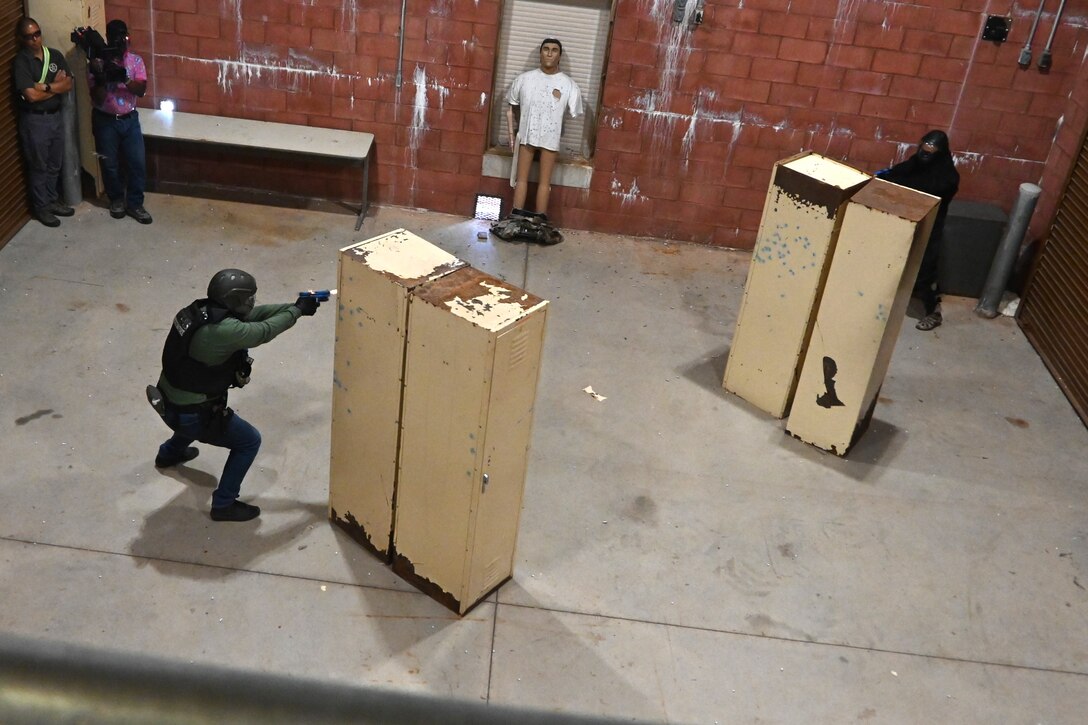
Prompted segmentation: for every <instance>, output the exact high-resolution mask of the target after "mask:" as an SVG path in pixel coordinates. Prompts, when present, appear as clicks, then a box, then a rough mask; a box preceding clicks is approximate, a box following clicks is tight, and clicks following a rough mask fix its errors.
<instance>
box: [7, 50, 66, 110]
mask: <svg viewBox="0 0 1088 725" xmlns="http://www.w3.org/2000/svg"><path fill="white" fill-rule="evenodd" d="M43 55H44V53H43ZM57 71H64V72H65V74H66V75H68V76H71V75H72V72H71V71H70V70H68V62H67V61H66V60H65V59H64V54H63V53H61V52H60V51H59V50H57V49H56V48H50V49H49V71H48V72H47V73H46V74H45V82H46V83H52V82H53V81H55V80H56V79H57ZM11 72H12V77H13V79H14V81H15V94H16V95H17V96H18V97H19V101H18V103H19V109H20V110H22V111H30V110H34V111H58V110H60V104H61V97H60V96H59V95H55V96H52V97H50V98H46V99H45V100H44V101H38V102H37V103H31V102H30V101H28V100H27V99H26V98H24V97H23V91H25V90H26V89H27V88H33V87H34V84H36V83H41V82H42V80H41V78H42V59H41V58H36V57H34V52H33V51H32V50H30V49H29V48H23V49H22V50H20V51H19V52H18V53H17V54H16V56H15V61H14V62H13V63H12V68H11Z"/></svg>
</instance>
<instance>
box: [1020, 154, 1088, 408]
mask: <svg viewBox="0 0 1088 725" xmlns="http://www.w3.org/2000/svg"><path fill="white" fill-rule="evenodd" d="M1019 321H1020V327H1021V329H1023V331H1024V334H1025V335H1027V338H1028V339H1029V340H1030V341H1031V344H1032V345H1034V346H1035V349H1036V350H1037V351H1038V352H1039V355H1040V356H1041V357H1042V358H1043V362H1044V363H1046V366H1047V368H1048V369H1049V370H1050V372H1051V374H1052V375H1053V376H1054V379H1055V380H1056V381H1057V382H1058V385H1059V386H1060V387H1061V389H1062V390H1063V391H1064V392H1065V394H1066V396H1067V397H1068V398H1069V401H1070V402H1071V403H1072V404H1073V408H1074V409H1075V410H1076V411H1077V414H1078V415H1080V417H1081V420H1083V421H1084V423H1085V425H1088V137H1086V139H1085V141H1084V142H1083V143H1082V145H1081V151H1080V155H1079V156H1078V158H1077V161H1076V164H1074V167H1073V170H1072V172H1071V173H1070V175H1069V181H1068V183H1067V185H1066V188H1065V192H1064V193H1063V195H1062V200H1061V202H1060V204H1059V205H1058V210H1057V212H1056V214H1055V215H1054V222H1053V225H1052V226H1051V229H1050V236H1049V238H1048V239H1047V242H1046V245H1045V247H1044V248H1043V251H1042V254H1041V256H1040V258H1039V262H1038V264H1037V265H1036V266H1035V271H1034V272H1033V273H1032V276H1031V279H1030V280H1029V281H1028V285H1027V288H1026V289H1025V291H1024V301H1023V305H1022V306H1021V308H1020V316H1019Z"/></svg>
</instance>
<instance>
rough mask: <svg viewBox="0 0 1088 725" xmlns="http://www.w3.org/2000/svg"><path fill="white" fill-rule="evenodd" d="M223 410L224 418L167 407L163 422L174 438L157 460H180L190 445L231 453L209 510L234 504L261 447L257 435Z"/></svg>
mask: <svg viewBox="0 0 1088 725" xmlns="http://www.w3.org/2000/svg"><path fill="white" fill-rule="evenodd" d="M226 410H227V411H228V414H227V415H223V414H222V412H221V411H220V410H219V409H216V410H213V409H211V408H205V409H204V410H201V411H199V412H179V411H178V410H177V409H176V408H174V407H173V406H170V405H167V407H166V416H165V420H166V424H167V425H168V426H170V429H171V430H173V431H174V435H173V436H171V438H170V440H168V441H166V442H165V443H163V444H162V445H161V446H159V456H160V457H162V458H164V459H165V460H167V461H178V460H181V458H182V455H183V454H184V452H185V449H186V448H187V447H188V446H190V445H192V443H193V441H200V442H201V443H207V444H209V445H213V446H219V447H220V448H229V449H230V455H228V456H227V463H226V465H225V466H223V475H222V476H220V477H219V486H218V487H217V488H216V489H215V492H214V493H212V508H219V507H221V506H230V505H231V504H232V503H234V501H235V499H237V498H238V492H239V491H240V490H241V489H242V479H243V478H245V476H246V472H248V471H249V467H250V466H251V465H252V464H253V459H254V458H256V457H257V451H258V450H259V449H260V447H261V433H260V431H258V430H257V429H256V428H254V427H253V426H252V425H250V424H249V423H248V422H246V421H245V420H243V418H242V417H241V416H240V415H237V414H236V413H234V411H232V410H230V408H227V409H226Z"/></svg>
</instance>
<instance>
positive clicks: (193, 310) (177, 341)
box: [162, 299, 248, 396]
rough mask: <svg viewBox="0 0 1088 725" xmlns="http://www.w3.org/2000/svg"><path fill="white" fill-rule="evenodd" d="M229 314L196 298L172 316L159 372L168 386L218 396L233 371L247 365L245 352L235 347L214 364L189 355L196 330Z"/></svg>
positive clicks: (232, 381)
mask: <svg viewBox="0 0 1088 725" xmlns="http://www.w3.org/2000/svg"><path fill="white" fill-rule="evenodd" d="M229 316H230V311H229V310H226V309H223V308H221V307H219V306H217V305H209V304H208V300H207V299H202V300H196V301H194V302H193V303H192V304H191V305H189V306H188V307H185V308H182V309H181V310H179V311H178V314H177V315H175V316H174V322H173V324H172V325H171V326H170V333H169V334H168V335H167V336H166V344H165V345H163V348H162V371H163V374H164V375H166V380H167V381H168V382H169V383H170V385H172V386H174V387H175V388H177V389H179V390H185V391H187V392H190V393H203V394H204V395H209V396H221V395H223V394H224V393H226V392H227V388H229V387H231V386H232V385H234V384H235V383H236V378H235V374H236V373H237V372H238V371H240V370H244V369H245V367H246V366H247V357H248V353H247V351H246V350H238V351H237V352H235V353H234V354H232V355H231V356H230V357H229V358H227V359H226V360H225V361H224V362H221V363H219V364H218V365H208V364H206V363H202V362H200V361H199V360H194V359H193V358H192V357H190V356H189V346H190V345H192V343H193V336H194V335H195V334H196V331H197V330H199V329H200V328H202V327H204V325H214V324H216V323H219V322H222V321H223V320H224V319H226V318H227V317H229Z"/></svg>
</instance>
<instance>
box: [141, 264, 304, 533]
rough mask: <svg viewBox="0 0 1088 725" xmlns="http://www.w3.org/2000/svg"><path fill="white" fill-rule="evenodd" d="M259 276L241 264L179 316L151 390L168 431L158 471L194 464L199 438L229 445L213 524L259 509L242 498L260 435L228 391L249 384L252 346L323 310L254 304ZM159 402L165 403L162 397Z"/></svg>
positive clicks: (254, 514)
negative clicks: (229, 399)
mask: <svg viewBox="0 0 1088 725" xmlns="http://www.w3.org/2000/svg"><path fill="white" fill-rule="evenodd" d="M256 295H257V280H255V279H254V278H253V275H251V274H248V273H246V272H243V271H242V270H240V269H224V270H221V271H219V272H217V273H216V274H215V276H214V277H212V280H211V282H210V283H209V284H208V296H207V298H205V299H200V300H195V301H194V302H193V303H192V304H190V305H189V306H188V307H185V308H184V309H182V310H181V311H179V312H178V314H177V315H176V316H175V317H174V321H173V324H172V325H171V328H170V333H169V334H168V335H167V337H166V344H165V345H164V346H163V351H162V375H160V376H159V382H158V385H157V390H156V386H151V387H149V388H148V399H149V400H151V402H152V405H154V406H155V408H156V410H158V411H159V414H160V415H161V416H162V418H163V420H164V421H166V424H167V425H168V426H170V429H171V430H173V431H174V435H173V436H171V438H170V439H169V440H168V441H166V442H165V443H163V444H162V445H161V446H159V454H158V456H157V457H156V458H155V465H156V466H157V467H159V468H167V467H169V466H175V465H177V464H179V463H184V462H185V461H191V460H192V459H194V458H196V456H197V453H198V451H197V449H196V448H194V447H193V446H192V445H191V444H192V443H193V441H200V442H202V443H207V444H209V445H213V446H219V447H222V448H229V449H230V455H229V456H227V462H226V465H224V466H223V475H222V476H220V478H219V486H218V487H217V488H216V489H215V492H214V493H213V494H212V508H211V517H212V519H213V520H214V521H249V520H251V519H255V518H257V517H258V516H260V515H261V509H260V508H258V507H257V506H252V505H250V504H247V503H243V502H242V501H239V500H238V493H239V491H240V490H241V487H242V479H243V478H245V475H246V472H247V471H248V470H249V467H250V465H252V464H253V459H254V458H256V457H257V451H258V449H260V447H261V434H260V432H259V431H258V430H257V429H256V428H254V427H253V426H252V425H250V424H249V423H248V422H246V421H245V420H243V419H242V417H241V416H240V415H237V414H236V413H235V412H234V411H233V410H231V409H230V408H229V407H227V389H228V388H232V387H237V388H240V387H242V386H243V385H245V384H246V383H248V382H249V373H250V365H251V364H252V362H253V360H252V359H251V358H250V357H249V354H248V353H249V349H250V348H252V347H257V346H258V345H263V344H264V343H266V342H269V341H271V340H272V339H273V338H275V337H276V336H277V335H279V334H280V333H281V332H284V331H285V330H287V329H289V328H291V327H293V326H294V324H295V322H296V321H297V320H298V318H299V317H301V316H302V315H307V316H309V315H313V314H314V313H315V312H317V308H318V306H319V304H320V303H319V302H318V301H317V299H316V298H314V297H299V298H298V300H297V301H296V302H295V303H294V304H278V305H260V306H259V307H254V306H253V305H254V300H255V298H256ZM160 400H161V403H160V402H159V401H160Z"/></svg>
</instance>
